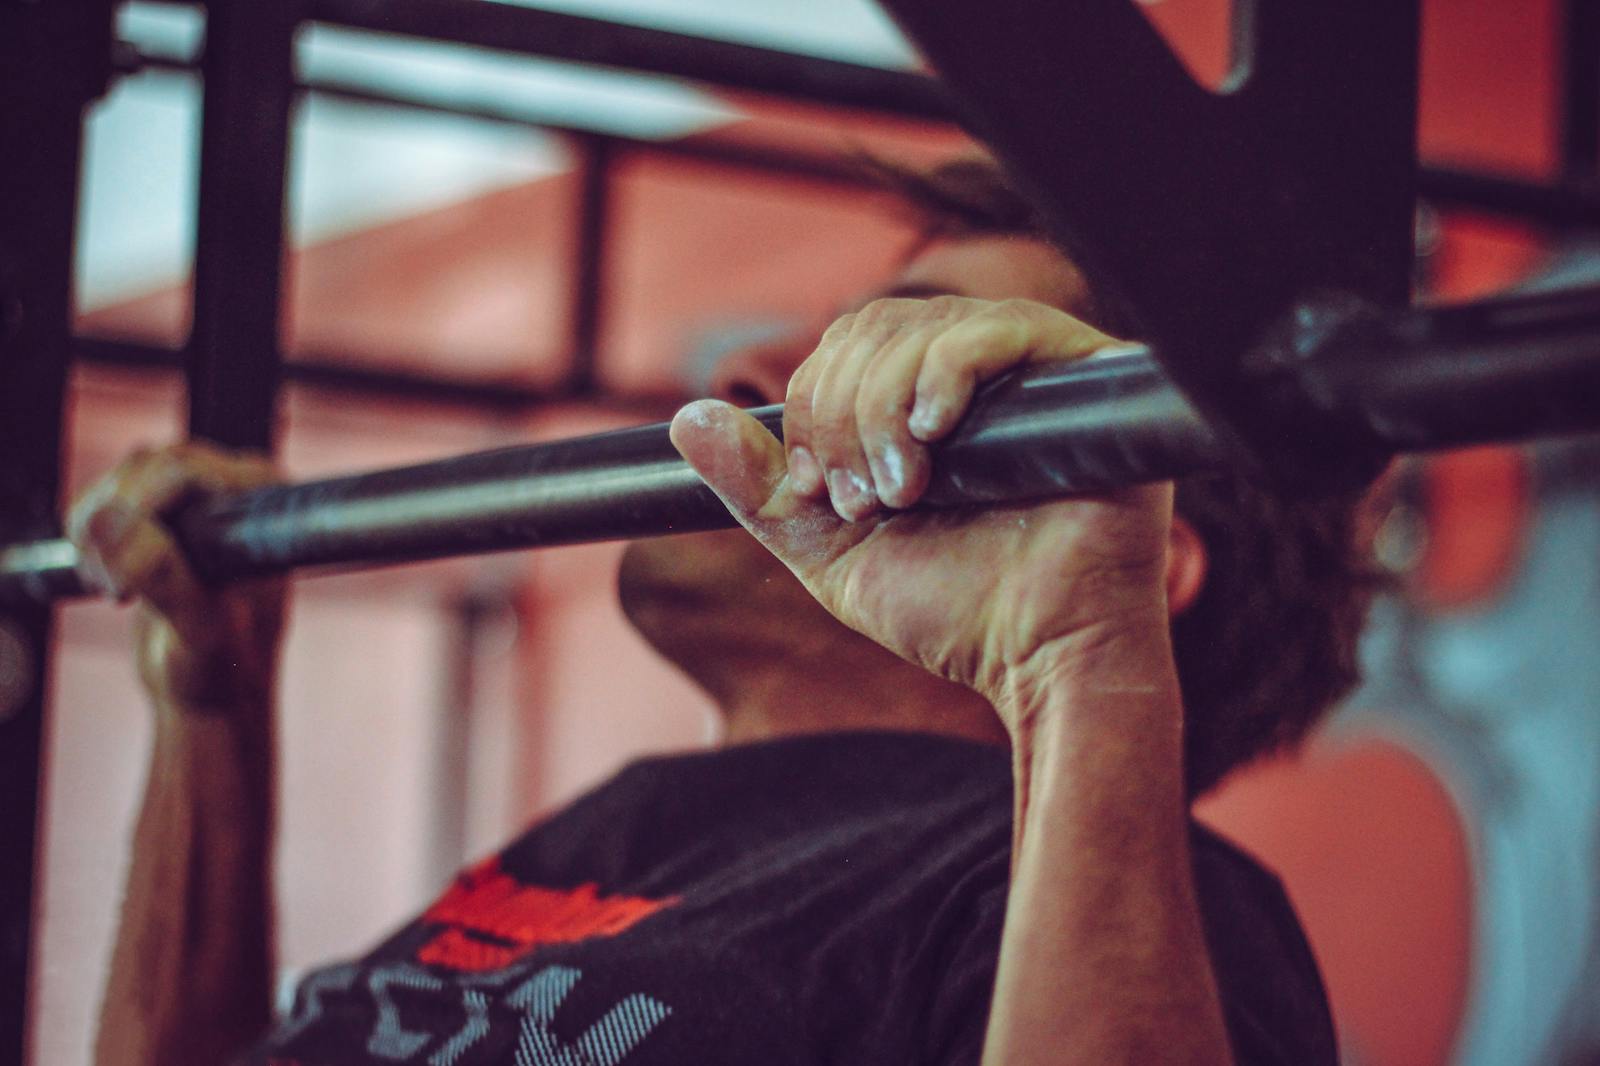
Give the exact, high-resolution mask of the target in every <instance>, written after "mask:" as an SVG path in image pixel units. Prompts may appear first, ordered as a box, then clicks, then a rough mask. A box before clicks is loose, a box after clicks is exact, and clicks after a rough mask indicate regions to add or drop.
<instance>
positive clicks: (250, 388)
mask: <svg viewBox="0 0 1600 1066" xmlns="http://www.w3.org/2000/svg"><path fill="white" fill-rule="evenodd" d="M294 6H295V5H294V4H292V3H289V2H281V3H280V2H275V3H258V2H256V0H209V2H208V3H207V4H206V12H207V17H206V44H205V53H204V55H203V56H202V58H201V72H202V77H203V79H204V83H205V94H204V98H203V102H202V114H201V132H200V189H199V218H198V225H197V227H196V238H195V267H194V325H193V327H192V330H191V332H190V337H189V366H188V370H189V432H190V434H191V435H193V436H196V437H204V438H206V439H208V440H213V441H217V442H218V443H221V444H226V445H229V446H231V447H236V448H253V449H257V450H266V451H270V450H271V447H272V440H273V427H274V424H275V422H276V416H277V387H278V366H279V363H280V361H281V357H280V354H279V350H278V329H279V307H280V295H281V290H282V281H283V252H284V237H283V230H284V175H285V173H286V171H287V168H288V153H289V109H290V105H291V104H292V102H293V95H294V90H293V85H294V81H293V65H294V64H293V55H294V33H295V28H296V25H297V20H296V17H295V14H294V11H293V8H294Z"/></svg>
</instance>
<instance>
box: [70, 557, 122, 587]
mask: <svg viewBox="0 0 1600 1066" xmlns="http://www.w3.org/2000/svg"><path fill="white" fill-rule="evenodd" d="M77 570H78V578H79V579H80V580H81V581H82V582H83V584H84V588H85V590H86V591H88V592H92V593H98V594H99V595H102V596H116V595H117V583H116V582H115V581H113V580H111V571H109V570H107V569H106V564H105V563H103V562H102V561H101V560H100V556H98V555H96V554H95V553H94V552H92V551H84V552H81V553H79V555H78V566H77Z"/></svg>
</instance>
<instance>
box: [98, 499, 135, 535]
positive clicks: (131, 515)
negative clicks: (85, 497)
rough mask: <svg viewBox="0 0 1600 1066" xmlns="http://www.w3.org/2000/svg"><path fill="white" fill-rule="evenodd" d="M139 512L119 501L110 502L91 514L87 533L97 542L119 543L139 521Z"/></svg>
mask: <svg viewBox="0 0 1600 1066" xmlns="http://www.w3.org/2000/svg"><path fill="white" fill-rule="evenodd" d="M138 517H139V516H138V513H137V512H135V511H134V510H133V509H132V508H129V507H124V506H122V505H120V504H117V503H108V504H106V505H105V506H104V507H102V508H100V509H99V510H98V511H96V512H95V513H94V514H92V515H90V516H89V524H88V528H87V529H86V530H85V533H87V535H88V539H90V540H91V541H94V542H95V543H96V544H118V543H120V542H121V541H122V538H123V537H125V536H126V535H127V533H128V530H129V529H131V528H133V524H134V523H135V522H136V521H138Z"/></svg>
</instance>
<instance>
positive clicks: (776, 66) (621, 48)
mask: <svg viewBox="0 0 1600 1066" xmlns="http://www.w3.org/2000/svg"><path fill="white" fill-rule="evenodd" d="M306 15H307V17H308V18H309V19H312V20H314V21H318V22H325V23H328V24H330V25H336V26H344V27H348V28H351V29H360V30H369V31H373V32H377V33H393V34H400V35H403V36H407V37H420V38H424V39H427V40H432V41H445V42H448V43H451V44H461V45H469V46H472V47H477V48H492V49H496V50H499V51H507V52H516V53H520V54H523V55H529V56H538V57H541V58H545V59H560V60H566V61H569V62H573V63H586V64H592V65H595V66H603V67H615V68H618V69H622V70H633V71H641V72H643V73H647V74H664V75H668V76H670V77H675V78H686V79H689V80H692V81H700V82H706V83H709V84H712V85H717V86H720V87H722V88H726V89H735V90H742V91H748V92H757V93H763V94H773V95H778V96H782V97H785V98H786V99H790V100H796V101H801V102H806V103H814V104H823V105H827V106H830V107H849V108H858V109H862V110H867V111H876V112H880V113H887V114H891V115H897V116H900V117H903V118H913V119H924V120H926V119H935V120H940V121H948V120H950V119H951V118H952V116H954V115H955V113H956V107H955V104H954V101H953V98H952V97H951V96H950V94H949V93H948V92H947V91H946V90H945V88H944V87H943V86H942V85H940V84H939V83H938V82H937V81H935V80H934V79H932V78H930V77H927V76H926V75H923V74H916V73H913V72H911V71H905V70H892V69H886V68H883V67H873V66H867V65H865V64H861V63H848V62H843V61H841V60H837V59H825V58H822V57H820V56H808V55H802V54H799V53H795V52H783V51H779V50H777V49H772V48H761V47H757V46H755V45H748V44H739V43H735V42H732V41H721V40H715V39H713V38H708V37H696V36H693V35H690V34H682V33H672V32H669V31H667V30H658V29H651V28H648V27H644V26H630V25H625V24H621V23H616V22H607V21H605V20H603V19H595V18H586V17H584V16H581V15H569V14H566V13H564V12H558V11H543V10H539V9H536V8H528V7H521V6H517V5H513V4H494V3H462V2H461V0H386V2H385V3H382V4H374V3H372V0H309V2H308V3H307V5H306Z"/></svg>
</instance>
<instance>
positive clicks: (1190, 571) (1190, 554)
mask: <svg viewBox="0 0 1600 1066" xmlns="http://www.w3.org/2000/svg"><path fill="white" fill-rule="evenodd" d="M1208 563H1209V558H1208V556H1207V555H1206V546H1205V543H1204V542H1203V541H1201V539H1200V534H1198V533H1196V532H1195V531H1194V527H1193V526H1191V525H1190V524H1189V523H1188V522H1187V521H1186V520H1185V519H1184V518H1183V516H1182V515H1173V516H1172V539H1171V540H1170V541H1169V543H1168V545H1167V614H1168V615H1169V616H1171V617H1173V618H1176V617H1177V616H1178V615H1180V614H1182V613H1183V612H1184V611H1187V610H1188V609H1189V608H1190V607H1191V606H1192V605H1193V604H1194V601H1195V600H1196V599H1198V598H1199V596H1200V589H1201V588H1203V587H1204V586H1205V583H1206V567H1207V565H1208Z"/></svg>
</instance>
